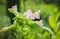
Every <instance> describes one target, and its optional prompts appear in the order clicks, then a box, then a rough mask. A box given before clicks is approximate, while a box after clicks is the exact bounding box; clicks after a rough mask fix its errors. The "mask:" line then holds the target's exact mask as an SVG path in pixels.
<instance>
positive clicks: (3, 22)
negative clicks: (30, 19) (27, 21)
mask: <svg viewBox="0 0 60 39" xmlns="http://www.w3.org/2000/svg"><path fill="white" fill-rule="evenodd" d="M6 1H7V0H0V29H1V28H2V27H5V26H9V25H10V24H11V23H10V22H11V21H10V18H9V17H8V16H7V15H6V13H7V12H6V7H7V4H6V3H7V2H6ZM58 3H59V1H58V0H54V1H53V0H20V5H19V6H20V8H19V10H20V12H21V13H24V12H25V11H26V10H28V9H32V11H33V12H35V11H37V10H41V18H42V19H43V20H44V21H45V23H44V24H45V25H46V26H47V27H49V28H50V29H52V30H53V31H54V33H55V35H54V36H53V37H54V38H53V39H60V19H59V16H60V12H58V10H59V6H57V5H56V4H58ZM15 19H17V20H19V19H18V18H15ZM15 25H16V24H14V26H15ZM11 27H12V26H11ZM11 27H7V28H5V29H7V30H8V29H10V28H11ZM23 28H28V30H25V31H22V26H20V25H19V23H18V24H17V30H14V29H12V30H11V32H13V34H12V33H11V32H10V33H7V34H9V37H7V38H8V39H22V38H23V39H52V38H51V37H50V36H52V35H51V34H50V33H49V32H48V31H46V30H45V31H44V29H41V28H40V27H36V26H35V25H33V26H32V24H31V25H30V26H29V27H28V26H27V25H24V27H23ZM30 28H31V29H30ZM18 31H19V32H18ZM43 31H44V32H43ZM22 33H24V34H23V36H22ZM4 34H6V33H0V39H5V38H3V37H5V36H4ZM11 34H12V35H11Z"/></svg>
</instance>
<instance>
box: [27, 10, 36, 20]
mask: <svg viewBox="0 0 60 39" xmlns="http://www.w3.org/2000/svg"><path fill="white" fill-rule="evenodd" d="M26 17H27V18H29V19H35V15H34V14H33V13H32V11H31V9H29V10H27V11H26Z"/></svg>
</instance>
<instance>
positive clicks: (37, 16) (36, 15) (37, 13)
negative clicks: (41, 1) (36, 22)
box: [34, 10, 40, 19]
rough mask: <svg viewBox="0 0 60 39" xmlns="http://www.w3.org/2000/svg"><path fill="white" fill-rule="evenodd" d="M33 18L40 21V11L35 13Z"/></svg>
mask: <svg viewBox="0 0 60 39" xmlns="http://www.w3.org/2000/svg"><path fill="white" fill-rule="evenodd" d="M34 15H35V18H36V19H40V10H38V11H37V12H35V14H34Z"/></svg>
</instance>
